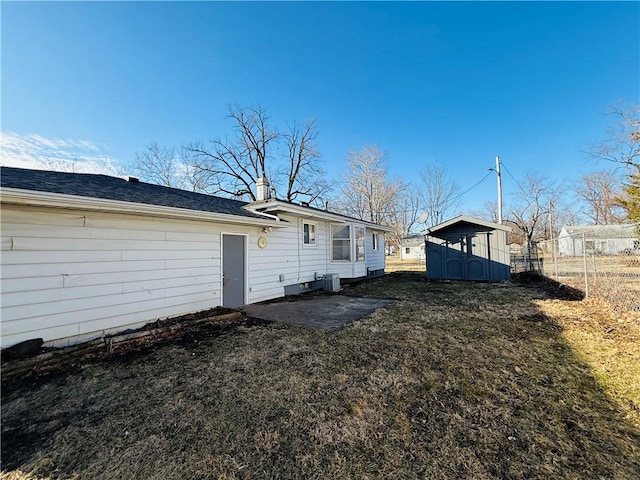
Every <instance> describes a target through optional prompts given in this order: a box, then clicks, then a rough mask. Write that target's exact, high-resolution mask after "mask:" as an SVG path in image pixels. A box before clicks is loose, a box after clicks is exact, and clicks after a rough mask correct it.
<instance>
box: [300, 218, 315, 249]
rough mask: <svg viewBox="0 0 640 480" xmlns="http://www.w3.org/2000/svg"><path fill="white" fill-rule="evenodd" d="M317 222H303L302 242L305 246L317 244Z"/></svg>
mask: <svg viewBox="0 0 640 480" xmlns="http://www.w3.org/2000/svg"><path fill="white" fill-rule="evenodd" d="M316 225H317V224H315V223H310V222H304V223H303V224H302V244H303V245H304V246H305V247H315V246H316V230H317V227H316Z"/></svg>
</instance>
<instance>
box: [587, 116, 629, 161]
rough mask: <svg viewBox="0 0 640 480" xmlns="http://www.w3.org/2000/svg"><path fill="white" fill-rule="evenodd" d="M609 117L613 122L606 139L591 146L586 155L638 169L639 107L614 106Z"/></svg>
mask: <svg viewBox="0 0 640 480" xmlns="http://www.w3.org/2000/svg"><path fill="white" fill-rule="evenodd" d="M609 115H610V116H611V117H613V119H614V122H613V124H612V126H611V127H609V129H608V130H607V138H606V139H605V140H603V141H602V142H599V143H597V144H595V145H592V146H591V147H590V148H589V149H587V151H586V153H587V154H588V155H590V156H592V157H594V158H597V159H600V160H608V161H610V162H614V163H618V164H621V165H625V166H627V167H635V169H640V105H633V106H631V107H627V106H625V105H624V104H620V105H616V106H614V107H612V108H611V109H610V111H609ZM635 169H632V170H634V171H635Z"/></svg>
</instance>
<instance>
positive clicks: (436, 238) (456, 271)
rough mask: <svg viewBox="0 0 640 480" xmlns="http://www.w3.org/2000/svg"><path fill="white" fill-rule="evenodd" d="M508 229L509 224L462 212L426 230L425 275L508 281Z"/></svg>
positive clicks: (451, 278)
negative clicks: (462, 213) (474, 216)
mask: <svg viewBox="0 0 640 480" xmlns="http://www.w3.org/2000/svg"><path fill="white" fill-rule="evenodd" d="M510 231H511V227H507V226H505V225H501V224H499V223H494V222H488V221H486V220H481V219H479V218H473V217H468V216H465V215H461V216H459V217H456V218H453V219H451V220H448V221H446V222H444V223H441V224H439V225H436V226H434V227H431V228H429V229H427V231H426V235H425V243H426V263H427V278H430V279H434V280H472V281H484V282H502V281H508V280H509V279H510V278H511V270H510V255H509V247H508V245H507V235H508V233H509V232H510Z"/></svg>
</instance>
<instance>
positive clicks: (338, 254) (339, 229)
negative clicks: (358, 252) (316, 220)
mask: <svg viewBox="0 0 640 480" xmlns="http://www.w3.org/2000/svg"><path fill="white" fill-rule="evenodd" d="M331 260H333V261H347V262H348V261H350V260H351V227H350V226H349V225H337V224H336V225H331Z"/></svg>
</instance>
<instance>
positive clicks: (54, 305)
mask: <svg viewBox="0 0 640 480" xmlns="http://www.w3.org/2000/svg"><path fill="white" fill-rule="evenodd" d="M281 217H282V219H283V220H284V222H283V224H286V225H287V226H286V227H285V228H273V230H272V231H270V232H267V233H265V232H263V231H262V228H261V227H257V226H241V225H238V226H234V225H229V224H221V223H213V222H206V221H196V220H177V219H171V218H161V217H146V216H140V215H127V214H124V213H100V212H89V211H81V210H70V209H66V210H62V209H55V208H46V207H24V206H12V205H5V204H3V205H2V242H1V244H2V270H1V273H2V275H1V276H2V282H1V291H2V309H1V312H0V318H1V320H2V339H1V340H2V346H3V347H6V346H10V345H13V344H15V343H18V342H20V341H23V340H27V339H30V338H37V337H42V338H44V339H45V341H47V342H48V344H49V345H58V346H61V345H66V344H70V343H76V342H78V341H83V340H89V339H91V338H97V337H100V336H102V335H105V334H109V333H113V332H116V331H122V330H124V329H127V328H137V327H140V326H142V325H144V324H145V323H149V322H153V321H155V320H157V319H161V318H168V317H172V316H176V315H183V314H186V313H191V312H195V311H199V310H205V309H209V308H213V307H216V306H218V305H220V304H221V298H222V291H221V288H222V287H221V257H220V253H221V234H222V233H223V232H224V233H230V234H239V235H247V245H248V248H247V261H248V269H247V270H248V272H247V279H246V286H247V298H248V302H249V303H255V302H260V301H264V300H269V299H273V298H278V297H282V296H283V295H284V287H285V286H287V285H295V284H299V283H307V282H312V281H314V280H316V279H317V278H319V277H321V276H322V275H325V274H327V273H338V274H339V275H340V277H341V278H358V277H362V276H365V275H366V273H367V268H369V269H381V268H384V255H383V254H384V249H380V248H379V249H378V253H377V254H373V253H372V250H371V248H372V247H371V240H370V235H369V231H368V230H367V231H366V234H365V245H364V247H365V249H366V255H365V258H366V262H355V261H353V262H352V261H350V259H351V258H352V256H351V255H352V249H353V251H355V247H353V246H352V243H353V241H352V232H355V230H356V228H361V227H360V226H359V225H358V224H355V227H356V228H354V226H352V225H350V224H332V223H331V222H329V221H316V222H308V221H307V220H303V219H301V218H299V217H296V216H293V215H281ZM305 223H307V224H315V225H316V228H315V240H316V247H315V248H304V245H303V243H302V241H301V239H303V233H304V224H305ZM332 227H336V228H338V229H340V228H341V229H342V230H340V234H341V235H342V236H339V237H338V240H339V242H340V247H341V250H342V254H343V255H346V256H347V259H346V261H339V262H337V263H333V262H332V261H331V258H332V250H333V242H334V238H333V233H335V232H334V231H333V228H332ZM260 236H264V237H265V238H266V239H267V246H266V248H263V249H261V248H259V247H258V245H257V239H258V237H260ZM281 278H282V280H281Z"/></svg>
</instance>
